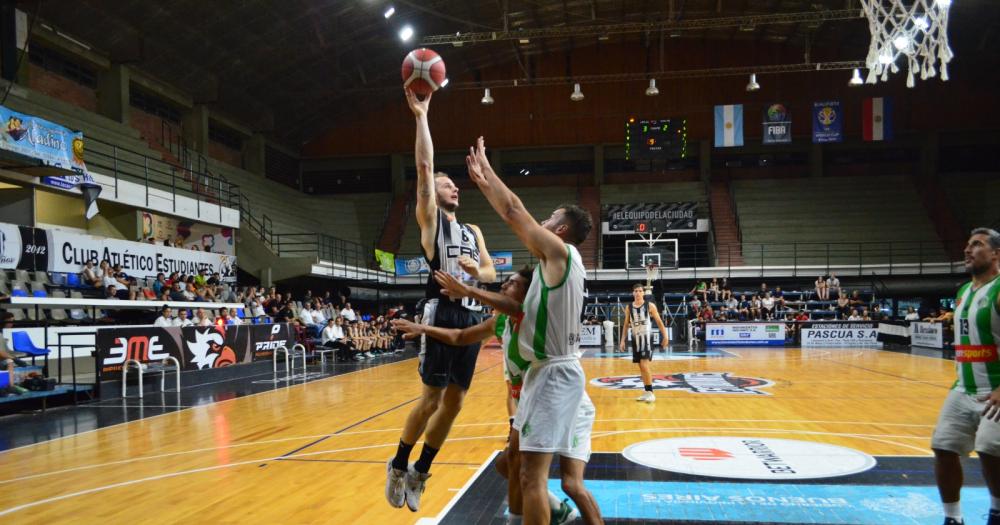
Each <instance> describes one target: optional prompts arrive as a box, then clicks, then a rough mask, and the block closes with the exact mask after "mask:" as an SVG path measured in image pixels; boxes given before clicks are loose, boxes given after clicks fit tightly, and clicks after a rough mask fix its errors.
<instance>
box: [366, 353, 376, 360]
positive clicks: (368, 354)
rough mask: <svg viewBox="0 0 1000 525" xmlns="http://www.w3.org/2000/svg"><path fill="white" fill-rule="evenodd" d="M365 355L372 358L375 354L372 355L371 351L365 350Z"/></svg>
mask: <svg viewBox="0 0 1000 525" xmlns="http://www.w3.org/2000/svg"><path fill="white" fill-rule="evenodd" d="M365 357H367V358H368V359H371V358H373V357H375V356H373V355H372V353H371V352H365Z"/></svg>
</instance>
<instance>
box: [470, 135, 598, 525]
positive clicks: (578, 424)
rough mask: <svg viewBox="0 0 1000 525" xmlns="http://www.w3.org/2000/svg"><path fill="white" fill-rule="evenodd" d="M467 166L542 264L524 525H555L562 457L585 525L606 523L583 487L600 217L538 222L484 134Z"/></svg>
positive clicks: (523, 345) (572, 211) (528, 329)
mask: <svg viewBox="0 0 1000 525" xmlns="http://www.w3.org/2000/svg"><path fill="white" fill-rule="evenodd" d="M465 162H466V165H467V166H468V168H469V178H470V179H472V181H473V182H474V183H475V184H476V186H478V187H479V189H480V191H482V192H483V195H485V196H486V200H487V201H489V203H490V206H492V207H493V209H494V210H495V211H496V212H497V214H498V215H499V216H500V218H501V219H503V221H504V222H505V223H507V225H508V226H510V228H511V230H513V232H514V234H516V235H517V237H518V239H520V240H521V242H523V243H524V245H525V246H526V247H527V248H528V250H529V251H530V252H531V254H532V255H534V256H535V257H537V258H538V260H539V264H538V266H537V267H536V268H535V276H534V277H533V278H532V281H531V286H530V287H529V288H528V293H527V295H526V297H525V301H524V307H523V312H524V317H523V318H522V320H521V326H520V330H519V335H518V340H519V344H518V347H519V351H520V353H521V357H522V358H524V360H525V361H528V362H530V363H531V367H530V368H529V369H528V372H527V374H525V379H524V387H523V389H522V390H521V402H520V403H519V404H518V407H517V415H516V416H515V417H514V430H515V431H516V432H517V434H518V439H519V445H520V449H521V491H522V493H523V495H524V523H525V524H526V525H536V524H544V523H548V522H549V514H550V508H549V499H548V473H549V466H550V465H551V464H552V457H553V455H554V454H558V455H559V456H560V461H559V467H560V473H561V478H562V488H563V490H564V491H565V492H566V494H567V495H569V497H570V498H572V499H573V501H574V502H575V503H576V505H577V508H578V509H579V510H580V514H581V515H582V517H583V520H584V522H585V523H588V524H598V523H601V522H602V520H601V511H600V509H599V508H598V507H597V501H596V500H594V496H593V495H592V494H591V493H590V492H589V491H588V490H587V489H586V488H585V487H584V486H583V471H584V469H585V468H586V466H587V461H588V460H589V459H590V433H591V430H592V429H593V425H594V414H595V411H594V404H593V403H592V402H591V401H590V397H589V396H588V395H587V392H586V383H587V379H586V376H585V375H584V373H583V367H582V366H581V365H580V354H581V352H580V328H581V325H580V314H581V313H582V312H583V294H584V282H585V279H586V270H585V269H584V267H583V262H582V261H581V260H580V252H579V251H577V248H576V246H577V245H579V244H580V243H582V242H583V241H584V240H585V239H586V238H587V236H588V235H589V234H590V230H591V229H592V228H593V219H592V218H591V216H590V213H589V212H587V211H586V210H584V209H583V208H580V207H579V206H576V205H571V204H566V205H562V206H559V207H558V208H556V210H555V211H554V212H553V213H552V215H551V216H550V217H549V218H548V219H546V220H545V221H544V222H542V223H541V224H539V223H538V222H536V221H535V219H534V218H533V217H532V216H531V214H530V213H528V210H527V209H526V208H525V207H524V203H522V202H521V199H519V198H518V197H517V195H515V194H514V192H512V191H510V188H508V187H507V185H506V184H504V183H503V181H502V180H500V177H498V176H497V174H496V173H495V172H494V171H493V168H492V167H491V166H490V162H489V159H487V158H486V148H485V146H484V144H483V138H482V137H480V138H479V140H478V141H477V143H476V146H475V147H473V148H469V156H468V157H466V159H465Z"/></svg>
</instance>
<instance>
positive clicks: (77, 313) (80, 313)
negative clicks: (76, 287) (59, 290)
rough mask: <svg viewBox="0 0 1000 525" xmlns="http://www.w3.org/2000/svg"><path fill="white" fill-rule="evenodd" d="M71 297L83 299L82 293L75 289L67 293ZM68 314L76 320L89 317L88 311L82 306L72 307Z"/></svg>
mask: <svg viewBox="0 0 1000 525" xmlns="http://www.w3.org/2000/svg"><path fill="white" fill-rule="evenodd" d="M69 296H70V298H71V299H83V294H82V293H80V292H77V291H73V292H70V293H69ZM69 316H70V317H71V318H73V319H75V320H77V321H84V320H87V319H90V313H89V312H87V311H86V310H84V309H83V308H73V309H72V310H70V311H69Z"/></svg>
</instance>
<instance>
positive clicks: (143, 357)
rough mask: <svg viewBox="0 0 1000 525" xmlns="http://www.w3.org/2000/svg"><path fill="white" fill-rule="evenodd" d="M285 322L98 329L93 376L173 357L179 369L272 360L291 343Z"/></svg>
mask: <svg viewBox="0 0 1000 525" xmlns="http://www.w3.org/2000/svg"><path fill="white" fill-rule="evenodd" d="M290 333H291V332H290V330H289V327H288V325H287V324H285V323H279V324H270V325H225V326H216V325H213V326H186V327H184V328H181V327H179V326H176V327H168V328H158V327H155V326H139V327H115V328H100V329H98V330H97V335H96V337H95V338H94V339H95V341H94V346H95V349H96V351H97V360H98V363H99V365H98V374H100V375H104V376H107V375H109V374H111V375H115V374H117V373H120V372H121V369H122V367H123V366H124V365H125V363H126V362H127V361H128V360H130V359H134V360H136V361H139V362H140V363H158V362H160V361H163V360H164V359H165V358H166V357H173V358H174V359H177V361H178V362H179V363H180V365H181V370H182V371H191V370H205V369H209V368H221V367H224V366H232V365H237V364H242V363H249V362H251V361H259V360H267V359H271V356H272V354H273V353H274V350H275V349H277V348H281V347H287V348H291V347H292V345H293V344H294V343H295V341H294V339H292V338H291V337H290Z"/></svg>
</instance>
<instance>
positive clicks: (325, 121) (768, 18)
mask: <svg viewBox="0 0 1000 525" xmlns="http://www.w3.org/2000/svg"><path fill="white" fill-rule="evenodd" d="M997 4H998V3H996V2H993V1H992V0H956V1H955V3H954V6H953V8H952V20H953V21H952V29H953V31H952V33H955V31H954V28H955V27H957V26H963V27H965V28H966V29H967V32H966V34H965V36H966V37H967V38H969V39H971V40H970V45H973V46H976V47H978V48H980V50H983V49H992V48H994V47H995V45H996V44H995V42H996V40H997V38H996V33H997V30H998V28H1000V9H998V8H997ZM390 5H391V6H393V7H394V8H395V14H394V15H393V16H392V17H391V18H388V19H387V18H385V17H384V15H383V14H384V12H385V11H386V9H387V8H388V7H389V6H390ZM18 6H19V7H20V8H21V9H22V10H25V11H27V12H28V13H29V14H34V13H35V12H36V11H38V12H40V17H39V19H40V20H41V21H42V22H43V23H46V24H49V25H51V26H53V27H54V28H55V29H57V30H59V31H61V32H63V33H65V34H68V35H72V36H73V37H74V38H77V39H79V40H80V41H82V42H85V43H87V44H88V45H90V46H92V47H93V48H94V49H97V50H101V51H103V52H106V53H108V54H109V58H110V60H111V61H112V62H120V63H125V64H131V65H134V66H135V67H137V68H139V69H142V70H143V71H144V72H146V73H148V74H150V75H153V76H155V77H157V78H160V79H162V80H164V81H166V82H167V83H169V84H171V85H174V86H176V87H178V88H180V89H182V90H184V91H186V92H187V93H189V94H191V95H192V98H193V100H194V101H195V102H196V103H204V104H209V105H211V106H212V107H215V108H218V109H220V110H221V111H222V112H224V113H226V114H228V115H231V116H233V117H235V118H237V119H238V120H240V121H242V122H244V123H247V124H248V125H249V126H250V127H253V128H255V129H256V130H259V131H264V132H266V133H268V134H270V135H272V136H273V137H274V138H276V139H278V140H281V141H283V142H285V143H286V144H288V145H292V146H296V145H298V144H301V143H302V142H304V141H306V140H308V139H310V138H312V137H314V136H315V135H316V134H317V133H320V132H322V131H324V130H325V129H327V128H329V127H331V126H332V125H333V124H335V123H336V122H337V119H338V117H339V116H341V115H344V114H345V111H348V110H350V111H352V112H353V111H357V110H362V111H363V110H364V109H365V108H377V107H380V106H381V105H384V104H385V103H387V101H389V100H398V97H399V93H398V89H399V84H400V82H399V64H400V62H401V60H402V57H403V56H404V54H405V52H406V51H407V50H408V49H410V48H413V47H417V46H418V45H420V44H426V45H429V46H432V47H434V48H435V49H437V50H439V51H441V52H444V53H446V54H447V63H448V72H449V77H451V78H462V79H463V80H465V82H464V84H465V85H469V84H475V83H476V82H479V81H481V80H486V79H484V77H483V76H482V72H483V71H484V70H486V69H488V68H491V67H494V66H510V65H512V64H516V65H517V66H519V67H518V68H517V70H519V71H520V73H519V74H518V75H517V76H519V77H521V79H522V80H525V81H527V82H526V83H529V84H530V79H531V76H532V71H531V69H530V67H528V66H527V65H526V64H527V63H529V62H530V61H531V60H532V57H533V56H536V55H539V54H551V53H559V54H567V55H568V54H569V53H570V52H573V53H576V52H578V51H579V50H582V49H587V48H588V47H592V46H602V45H612V44H619V45H620V44H625V45H627V46H635V47H636V49H637V50H641V49H650V48H656V47H658V46H660V45H662V44H661V42H663V41H664V40H666V41H668V42H669V40H670V39H674V38H679V39H695V40H697V41H702V42H705V43H706V44H709V45H717V44H718V43H722V44H723V45H731V46H734V47H741V46H745V45H747V44H748V43H770V44H773V45H777V46H788V48H789V49H793V50H795V51H796V52H797V55H799V56H803V57H806V56H808V54H809V53H810V52H811V50H814V49H815V50H823V51H822V55H823V57H824V59H825V60H862V59H863V58H864V55H865V54H866V49H867V42H868V28H867V24H866V22H865V20H864V19H863V18H861V17H860V4H859V0H562V1H544V0H463V1H456V0H426V1H424V0H395V1H391V2H390V1H385V0H281V1H270V0H211V1H206V0H176V1H169V2H150V1H148V0H77V1H75V2H72V4H65V3H62V2H49V1H44V0H42V1H38V0H20V1H19V2H18ZM984 15H985V16H984ZM404 24H410V25H411V26H412V27H413V28H414V30H415V35H414V37H413V40H411V41H410V42H407V43H404V42H401V41H400V39H399V37H398V36H397V31H398V29H399V28H400V27H401V26H402V25H404ZM957 36H961V35H953V37H952V38H953V40H954V39H955V38H956V37H957ZM817 54H819V53H817ZM986 55H993V57H992V58H990V60H993V61H994V62H995V61H997V60H998V59H997V57H996V56H995V55H1000V53H986ZM567 61H568V60H567ZM760 62H763V63H767V61H766V60H761V61H760ZM739 65H746V66H750V65H753V64H730V66H739ZM994 65H995V64H994ZM654 67H655V65H654ZM489 80H493V81H495V80H496V79H489ZM567 82H569V80H568V78H567Z"/></svg>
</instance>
